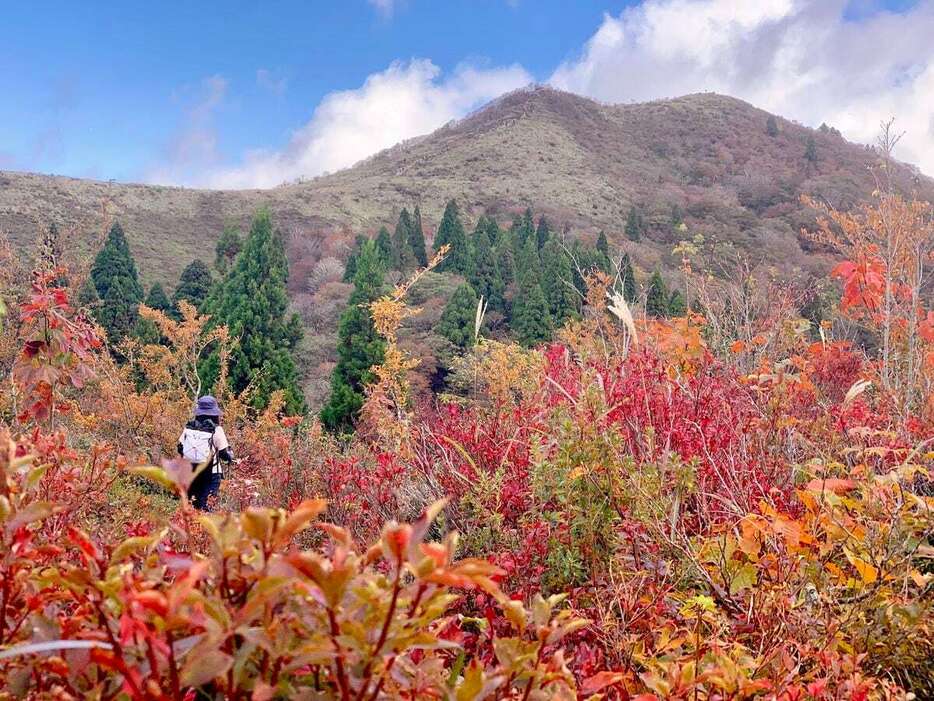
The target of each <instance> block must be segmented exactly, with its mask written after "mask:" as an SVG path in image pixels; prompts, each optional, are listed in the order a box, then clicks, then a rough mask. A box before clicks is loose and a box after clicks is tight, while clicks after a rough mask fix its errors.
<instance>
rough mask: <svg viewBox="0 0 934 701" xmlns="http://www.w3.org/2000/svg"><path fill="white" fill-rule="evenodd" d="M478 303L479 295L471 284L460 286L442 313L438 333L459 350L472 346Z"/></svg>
mask: <svg viewBox="0 0 934 701" xmlns="http://www.w3.org/2000/svg"><path fill="white" fill-rule="evenodd" d="M478 301H479V300H478V299H477V293H476V292H475V291H474V289H473V287H472V286H471V285H470V284H469V283H466V282H465V283H463V284H462V285H460V287H458V288H457V289H456V290H455V291H454V294H453V295H451V299H450V301H449V302H448V303H447V306H445V308H444V311H443V312H442V313H441V320H440V321H439V322H438V333H439V334H441V335H442V336H444V337H445V338H446V339H448V340H449V341H450V342H451V343H453V344H454V345H455V346H457V347H458V348H462V349H463V348H469V347H470V346H472V345H473V343H474V323H475V320H476V316H477V304H478Z"/></svg>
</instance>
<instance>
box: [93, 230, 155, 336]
mask: <svg viewBox="0 0 934 701" xmlns="http://www.w3.org/2000/svg"><path fill="white" fill-rule="evenodd" d="M91 279H92V281H93V282H94V287H95V288H96V290H97V295H98V298H99V299H100V300H101V304H100V305H98V307H97V309H96V312H95V316H96V318H97V321H98V323H100V325H101V326H103V327H104V329H105V330H106V331H107V336H108V338H109V339H110V341H111V343H112V344H114V345H116V344H118V343H119V342H120V341H122V340H123V339H124V338H126V336H127V334H129V333H130V332H131V331H132V330H133V328H134V326H135V325H136V318H137V316H138V308H139V303H140V301H142V299H143V288H142V286H141V285H140V283H139V277H138V275H137V272H136V263H135V261H134V260H133V256H132V254H131V253H130V244H129V243H128V242H127V239H126V235H125V234H124V232H123V228H122V227H121V226H120V224H119V223H118V222H114V224H113V226H112V227H111V228H110V233H109V234H108V235H107V242H106V243H105V244H104V247H103V248H102V249H101V251H100V253H98V254H97V257H96V258H95V259H94V264H93V265H92V266H91Z"/></svg>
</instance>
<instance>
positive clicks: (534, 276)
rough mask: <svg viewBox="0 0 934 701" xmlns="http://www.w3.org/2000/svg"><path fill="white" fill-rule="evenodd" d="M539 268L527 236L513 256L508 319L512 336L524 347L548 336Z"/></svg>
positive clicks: (548, 319)
mask: <svg viewBox="0 0 934 701" xmlns="http://www.w3.org/2000/svg"><path fill="white" fill-rule="evenodd" d="M533 233H534V232H533ZM540 269H541V259H540V258H539V255H538V245H537V241H536V240H535V239H534V238H533V237H532V236H529V237H528V238H527V239H526V243H525V245H524V246H523V247H522V250H521V252H520V255H519V257H518V258H517V259H516V276H517V281H516V282H517V290H516V295H515V299H514V300H513V304H512V319H511V322H510V326H511V327H512V332H513V334H514V335H515V337H516V339H518V341H519V343H521V344H522V345H524V346H526V347H532V346H535V345H538V344H539V343H542V342H544V341H547V340H549V339H551V332H552V323H551V314H550V313H549V310H548V301H547V300H546V299H545V293H544V291H543V290H542V284H541V270H540Z"/></svg>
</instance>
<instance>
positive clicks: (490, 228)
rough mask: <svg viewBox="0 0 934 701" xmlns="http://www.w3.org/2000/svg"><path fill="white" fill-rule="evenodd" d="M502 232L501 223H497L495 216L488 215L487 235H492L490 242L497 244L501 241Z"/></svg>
mask: <svg viewBox="0 0 934 701" xmlns="http://www.w3.org/2000/svg"><path fill="white" fill-rule="evenodd" d="M500 234H501V232H500V228H499V224H497V223H496V220H495V219H494V218H493V217H487V218H486V235H487V236H489V237H490V244H492V245H493V246H496V245H497V244H498V243H499V237H500Z"/></svg>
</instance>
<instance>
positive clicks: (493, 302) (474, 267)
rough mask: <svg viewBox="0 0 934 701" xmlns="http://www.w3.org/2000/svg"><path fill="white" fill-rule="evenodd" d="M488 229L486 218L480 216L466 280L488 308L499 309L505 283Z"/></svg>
mask: <svg viewBox="0 0 934 701" xmlns="http://www.w3.org/2000/svg"><path fill="white" fill-rule="evenodd" d="M488 231H489V224H488V222H487V220H486V218H485V217H480V221H478V222H477V228H476V229H474V232H473V237H472V241H471V244H472V245H471V251H472V252H473V261H472V264H471V266H470V274H469V275H468V280H469V281H470V284H471V286H472V287H473V290H474V291H475V292H476V294H478V295H479V296H480V297H483V299H485V300H486V303H487V305H489V307H490V309H499V310H501V309H502V308H503V293H504V291H505V287H506V285H505V283H504V282H503V278H502V275H501V274H500V271H499V265H498V264H497V260H496V254H495V253H494V251H493V246H492V245H491V243H490V236H489V234H488V233H487V232H488Z"/></svg>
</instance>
